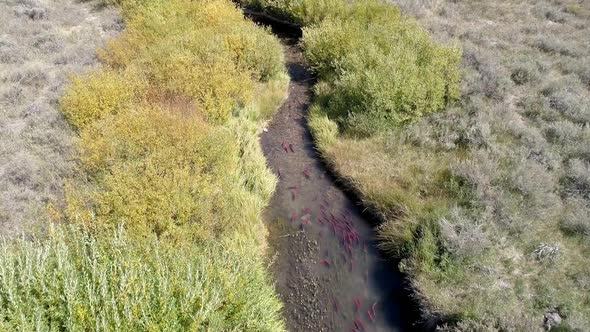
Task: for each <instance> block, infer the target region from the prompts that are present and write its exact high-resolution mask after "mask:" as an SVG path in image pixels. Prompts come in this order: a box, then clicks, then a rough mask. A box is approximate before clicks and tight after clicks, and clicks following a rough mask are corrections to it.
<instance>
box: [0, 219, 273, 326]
mask: <svg viewBox="0 0 590 332" xmlns="http://www.w3.org/2000/svg"><path fill="white" fill-rule="evenodd" d="M234 241H235V242H236V243H240V242H242V243H243V242H244V239H243V235H237V237H236V238H233V239H229V238H228V240H227V241H225V242H223V243H209V244H208V245H203V246H195V245H187V246H181V247H170V246H168V245H167V244H166V242H162V241H157V240H149V241H145V242H138V241H135V240H133V239H131V238H129V237H128V236H127V234H126V232H125V231H124V230H123V229H118V230H115V231H113V232H112V233H110V234H101V236H95V235H93V234H90V233H87V232H83V231H80V230H79V229H77V228H75V227H64V226H59V227H55V228H51V229H50V232H49V235H48V236H46V237H44V238H42V239H38V240H23V239H16V240H4V242H3V243H2V247H1V253H2V255H1V257H0V272H1V273H0V289H1V290H2V291H1V292H0V303H1V304H2V310H1V311H0V329H2V330H3V331H35V330H37V331H39V330H41V331H42V330H47V331H205V330H206V331H246V330H247V331H279V330H282V329H283V326H282V323H281V322H280V320H277V319H272V317H273V316H274V317H276V316H277V315H278V312H277V311H276V308H280V302H279V300H278V299H277V297H276V295H275V294H274V290H273V288H272V287H271V286H270V285H269V284H268V280H267V277H266V275H265V273H262V271H264V268H265V267H264V266H262V265H261V261H260V260H251V259H249V257H250V255H256V254H258V253H255V252H249V250H248V248H249V245H248V244H246V245H245V246H243V247H240V246H239V245H236V243H234ZM224 246H231V247H232V248H234V249H232V250H227V249H226V248H224ZM213 252H215V253H216V254H215V255H211V253H213ZM228 271H232V273H228ZM271 308H275V311H268V310H269V309H270V310H272V309H271Z"/></svg>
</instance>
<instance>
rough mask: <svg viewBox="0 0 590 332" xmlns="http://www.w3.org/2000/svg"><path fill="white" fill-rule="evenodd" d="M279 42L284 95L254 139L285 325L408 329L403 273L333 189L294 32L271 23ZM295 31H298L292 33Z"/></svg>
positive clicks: (310, 79)
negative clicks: (268, 193) (271, 177)
mask: <svg viewBox="0 0 590 332" xmlns="http://www.w3.org/2000/svg"><path fill="white" fill-rule="evenodd" d="M274 28H275V32H276V33H277V34H278V35H279V36H280V37H281V39H282V40H283V43H284V45H285V54H286V59H287V65H288V69H289V74H290V76H291V83H290V86H289V97H288V99H287V100H286V102H285V103H284V105H283V106H282V107H281V109H280V110H279V112H278V113H277V114H276V115H275V117H274V119H273V121H272V122H271V123H270V124H269V127H268V131H267V132H266V133H264V134H263V135H262V137H261V143H262V146H263V151H264V154H265V156H266V158H267V160H268V163H269V166H270V167H271V169H272V170H273V171H274V172H275V173H276V174H277V175H278V176H279V178H280V180H279V183H278V185H277V189H276V192H275V195H274V197H273V199H272V201H271V205H270V206H269V207H268V208H267V210H266V212H265V220H266V221H267V223H268V228H269V231H270V236H269V242H270V244H271V247H272V248H271V249H272V250H273V251H274V252H276V260H275V263H274V265H273V272H274V273H275V276H276V280H277V289H278V292H279V293H280V295H281V297H282V299H283V301H284V303H285V319H286V322H287V326H288V328H289V330H290V331H351V330H352V331H355V330H358V331H363V330H365V331H408V330H412V323H413V322H414V321H415V317H416V314H415V311H414V310H413V306H412V302H411V301H410V299H409V296H408V294H409V293H408V291H407V289H406V287H404V282H403V276H402V275H401V274H400V273H399V271H397V270H396V269H395V264H394V263H391V262H388V261H387V260H385V259H384V258H383V256H382V255H381V253H380V252H378V250H377V249H376V241H375V239H374V232H373V229H372V223H371V221H370V220H367V219H366V216H364V215H363V214H362V211H361V210H360V209H359V207H358V205H357V204H355V202H356V200H353V199H350V198H349V197H347V195H346V194H345V193H344V192H343V191H342V190H341V189H342V188H339V187H338V186H337V185H336V184H335V183H336V182H335V181H334V178H333V177H332V176H331V175H330V174H329V172H328V170H327V169H326V168H325V165H324V164H323V163H322V160H321V159H320V158H319V157H318V155H317V153H316V151H315V148H314V145H313V140H312V137H311V135H310V133H309V130H308V128H307V122H306V113H307V110H308V107H309V104H310V102H311V98H312V93H311V87H312V84H313V77H312V76H311V75H310V73H309V72H308V71H307V70H306V66H305V63H304V59H303V56H302V53H301V50H300V49H299V47H298V46H297V40H298V37H299V34H298V32H297V31H298V30H297V29H296V28H293V27H292V26H288V27H287V29H285V27H284V26H283V27H279V28H277V26H276V25H275V26H274ZM299 33H300V32H299Z"/></svg>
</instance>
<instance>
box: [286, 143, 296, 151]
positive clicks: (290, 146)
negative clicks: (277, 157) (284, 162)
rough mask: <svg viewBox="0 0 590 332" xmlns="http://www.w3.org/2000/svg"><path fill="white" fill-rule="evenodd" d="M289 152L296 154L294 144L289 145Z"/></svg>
mask: <svg viewBox="0 0 590 332" xmlns="http://www.w3.org/2000/svg"><path fill="white" fill-rule="evenodd" d="M289 150H291V152H293V153H295V149H293V144H289ZM287 152H288V151H287Z"/></svg>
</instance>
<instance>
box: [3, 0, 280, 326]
mask: <svg viewBox="0 0 590 332" xmlns="http://www.w3.org/2000/svg"><path fill="white" fill-rule="evenodd" d="M117 5H120V6H121V7H122V9H123V13H124V16H125V21H126V28H125V31H124V32H123V33H122V34H121V35H120V36H119V37H118V38H117V39H114V40H112V41H111V42H109V43H108V44H107V46H106V47H105V48H104V49H102V50H101V51H100V52H99V55H100V58H101V60H102V63H103V66H102V67H101V68H99V69H96V70H94V71H92V72H89V73H87V74H84V75H80V76H77V77H75V78H74V79H73V82H72V84H71V86H70V87H69V89H68V90H67V91H66V93H65V95H64V96H63V97H62V98H61V101H60V108H61V111H62V112H63V114H64V115H65V117H66V119H67V120H68V121H69V122H70V124H71V125H72V126H73V127H74V128H75V129H76V130H77V132H78V134H79V140H78V144H77V150H76V151H77V154H76V155H77V160H76V162H77V173H76V176H75V177H73V178H72V179H70V180H69V181H68V182H67V184H66V203H65V206H64V207H63V208H59V207H53V208H52V209H51V211H52V216H53V218H54V219H56V220H57V221H59V222H60V223H64V221H65V223H67V224H69V226H56V227H55V228H53V229H52V230H51V231H50V232H49V235H47V236H41V238H40V239H39V240H35V241H32V242H29V241H28V240H12V241H7V242H5V243H4V244H3V245H2V247H3V249H2V250H3V255H2V256H3V257H2V260H1V261H0V269H2V270H3V273H1V274H0V275H1V277H0V279H1V280H0V289H1V290H2V291H1V292H0V294H1V295H0V301H2V303H4V304H6V305H2V306H1V308H0V317H1V319H0V322H1V323H0V324H4V325H0V326H2V327H7V328H8V329H15V328H16V329H22V330H28V329H29V328H33V327H34V328H38V327H42V328H43V329H45V328H48V329H64V328H65V329H67V330H87V329H90V330H152V331H156V330H158V331H159V330H212V331H222V330H223V331H228V330H236V331H281V330H283V329H284V326H283V322H282V320H281V318H280V315H279V310H280V308H281V303H280V301H279V300H278V298H277V296H276V294H275V293H274V289H273V286H272V284H271V281H270V280H269V276H268V275H267V272H266V266H265V258H264V254H265V252H264V250H265V243H266V242H265V241H266V239H265V237H266V231H265V228H264V225H263V224H262V222H261V220H260V215H261V211H262V209H263V208H264V207H265V206H266V204H267V203H268V200H269V199H270V196H271V194H272V192H273V190H274V186H275V182H276V179H275V177H274V176H273V175H272V173H270V171H269V170H268V169H267V168H266V164H265V160H264V156H263V155H262V152H261V149H260V146H259V144H258V139H257V136H258V133H259V131H260V130H261V128H262V124H263V122H264V121H266V120H268V119H269V117H270V116H271V115H272V114H273V112H274V111H275V110H276V109H277V108H278V106H279V104H280V103H281V102H282V100H283V99H284V96H285V93H286V87H287V82H288V79H287V75H286V72H285V69H284V59H283V53H282V46H281V45H280V43H279V42H278V40H277V39H275V38H274V37H273V36H272V35H271V34H270V32H268V31H266V30H265V29H263V28H261V27H258V26H256V25H255V24H253V23H251V22H249V21H248V20H247V19H245V18H244V17H243V15H242V13H241V11H240V10H239V9H238V8H236V7H235V5H233V4H232V3H231V2H229V1H226V0H199V1H190V0H173V1H158V0H153V1H151V0H148V1H142V2H136V1H122V2H117Z"/></svg>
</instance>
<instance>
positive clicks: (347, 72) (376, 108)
mask: <svg viewBox="0 0 590 332" xmlns="http://www.w3.org/2000/svg"><path fill="white" fill-rule="evenodd" d="M355 9H356V10H357V11H361V12H362V13H364V11H363V10H364V9H365V8H364V7H363V6H361V5H357V6H356V7H355ZM353 13H356V11H355V12H353ZM362 13H361V14H359V15H352V17H351V18H349V19H346V20H325V21H323V22H322V23H320V24H318V25H314V26H312V27H309V28H306V29H305V32H304V39H303V46H304V50H305V54H306V58H307V59H308V60H309V62H310V64H311V66H312V68H314V70H315V71H316V72H317V73H318V75H319V76H320V79H322V80H325V81H327V82H328V84H329V85H330V86H331V89H330V90H329V91H328V94H327V95H325V96H323V97H324V102H325V103H326V105H325V108H326V110H327V112H328V113H329V114H331V115H333V116H334V117H335V118H336V119H337V120H338V122H339V124H340V125H341V126H343V128H344V129H345V130H346V131H348V133H352V134H357V135H363V136H367V135H371V134H372V133H375V132H382V131H385V130H388V129H391V128H393V127H394V126H398V125H402V124H405V123H408V122H412V121H415V120H417V119H419V118H421V117H422V116H424V115H427V114H429V113H433V112H436V111H439V110H442V109H444V107H445V106H446V103H447V101H448V100H449V99H454V98H457V97H458V95H459V89H458V82H459V74H458V70H457V66H458V64H459V62H460V56H461V54H460V52H459V50H458V49H456V48H448V47H443V46H439V45H437V44H436V43H435V42H433V41H432V40H431V39H430V37H429V36H428V34H427V33H426V32H425V31H424V30H423V29H422V28H420V27H419V26H418V25H417V24H416V23H414V22H413V21H411V20H409V19H407V18H403V17H401V16H400V15H399V13H398V11H397V9H396V8H395V7H391V6H387V5H384V8H383V9H382V10H381V11H380V12H379V13H381V14H380V15H377V14H374V15H373V16H372V17H367V15H364V14H362Z"/></svg>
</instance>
